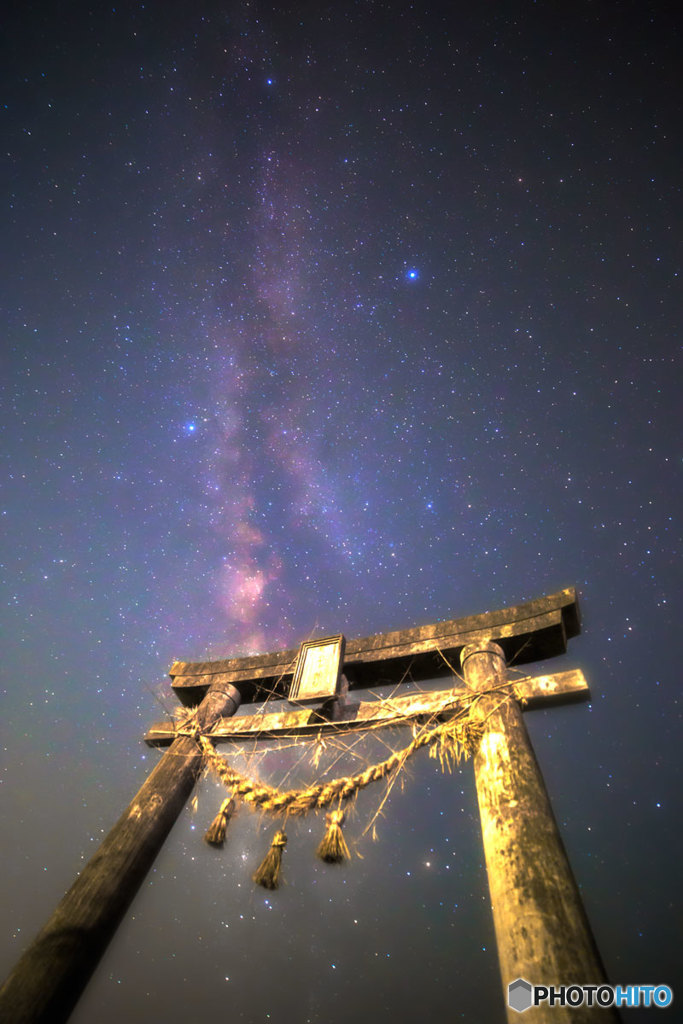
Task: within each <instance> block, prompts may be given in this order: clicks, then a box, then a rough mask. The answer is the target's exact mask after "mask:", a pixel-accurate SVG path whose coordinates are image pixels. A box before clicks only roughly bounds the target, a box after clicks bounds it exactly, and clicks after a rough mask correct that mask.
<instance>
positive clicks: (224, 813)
mask: <svg viewBox="0 0 683 1024" xmlns="http://www.w3.org/2000/svg"><path fill="white" fill-rule="evenodd" d="M234 813H235V801H234V800H233V798H232V797H231V796H229V797H228V798H227V799H226V800H224V801H223V803H222V804H221V809H220V810H219V812H218V814H217V815H216V817H215V818H214V819H213V821H212V822H211V824H210V825H209V827H208V829H207V830H206V834H205V835H204V839H205V840H206V842H207V843H209V844H210V845H211V846H222V845H223V843H224V842H225V832H226V829H227V827H228V822H229V821H230V819H231V818H232V816H233V814H234Z"/></svg>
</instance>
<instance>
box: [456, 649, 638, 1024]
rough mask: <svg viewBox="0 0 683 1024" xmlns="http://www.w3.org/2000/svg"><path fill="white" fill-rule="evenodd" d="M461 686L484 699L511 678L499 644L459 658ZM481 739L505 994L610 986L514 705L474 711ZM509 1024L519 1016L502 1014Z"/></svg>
mask: <svg viewBox="0 0 683 1024" xmlns="http://www.w3.org/2000/svg"><path fill="white" fill-rule="evenodd" d="M463 659H464V660H463V670H464V674H465V680H466V682H467V685H468V686H469V687H470V688H471V689H472V690H475V691H486V690H489V689H491V687H493V686H496V685H499V684H502V683H504V682H505V679H506V677H507V670H506V667H505V661H504V658H503V652H502V650H501V649H500V647H498V646H497V645H496V644H493V643H488V644H477V645H475V644H473V645H471V646H470V647H468V648H466V649H465V651H464V652H463ZM477 711H478V712H479V714H480V715H481V722H482V725H483V729H484V732H483V735H482V738H481V740H480V742H479V746H478V748H477V751H476V753H475V755H474V773H475V779H476V786H477V799H478V802H479V814H480V818H481V830H482V839H483V843H484V854H485V858H486V872H487V875H488V882H489V891H490V895H491V907H492V911H493V921H494V926H495V932H496V943H497V946H498V959H499V963H500V972H501V980H502V984H503V993H504V999H505V1004H506V1008H507V988H508V984H509V983H510V982H512V981H515V980H516V979H517V978H520V977H521V978H524V979H526V981H528V982H530V983H531V984H532V985H562V984H564V985H567V984H574V983H579V984H596V985H601V984H605V983H606V977H605V972H604V968H603V966H602V962H601V959H600V955H599V953H598V950H597V947H596V945H595V941H594V939H593V935H592V933H591V929H590V925H589V923H588V919H587V917H586V914H585V911H584V908H583V903H582V900H581V896H580V893H579V889H578V886H577V884H576V881H575V880H574V875H573V873H572V870H571V867H570V865H569V861H568V859H567V855H566V853H565V850H564V846H563V843H562V839H561V837H560V834H559V831H558V828H557V824H556V822H555V817H554V815H553V811H552V807H551V805H550V800H549V798H548V794H547V792H546V788H545V784H544V782H543V777H542V775H541V772H540V770H539V767H538V764H537V761H536V758H535V756H534V752H533V749H532V747H531V742H530V740H529V736H528V734H527V731H526V727H525V725H524V720H523V716H522V713H521V709H520V707H519V705H518V704H517V703H516V702H515V701H506V702H501V701H500V700H499V699H498V698H497V695H496V694H490V695H489V694H486V695H485V696H484V697H483V698H482V702H481V704H479V705H477ZM507 1015H508V1021H509V1022H510V1024H512V1022H513V1021H518V1020H519V1019H520V1018H519V1014H518V1013H517V1012H516V1011H515V1010H512V1009H510V1008H507ZM524 1020H525V1021H526V1020H529V1021H530V1022H531V1024H534V1022H536V1024H540V1022H541V1021H542V1022H544V1024H548V1022H551V1021H552V1022H557V1024H570V1022H571V1024H574V1022H579V1024H589V1022H590V1024H598V1022H603V1024H607V1022H613V1021H615V1020H618V1014H617V1013H616V1011H612V1010H609V1009H603V1008H602V1007H599V1006H595V1007H588V1006H584V1007H569V1006H567V1007H562V1006H559V1005H556V1006H553V1007H552V1008H549V1007H548V1006H539V1007H531V1008H530V1009H529V1010H527V1011H526V1012H525V1014H524Z"/></svg>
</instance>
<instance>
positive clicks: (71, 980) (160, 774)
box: [0, 686, 240, 1024]
mask: <svg viewBox="0 0 683 1024" xmlns="http://www.w3.org/2000/svg"><path fill="white" fill-rule="evenodd" d="M239 701H240V697H239V692H238V691H237V690H235V689H234V687H224V686H220V687H216V689H212V690H210V691H209V693H208V694H207V696H206V697H205V699H204V701H203V702H202V705H201V707H200V708H199V709H198V711H197V716H196V723H197V726H198V727H199V728H200V729H203V730H206V729H209V728H210V727H211V725H212V723H213V722H214V721H215V720H216V719H217V718H218V717H219V716H227V715H230V714H233V713H234V712H235V711H236V710H237V707H238V706H239ZM201 766H202V753H201V750H200V748H199V746H198V745H197V743H196V742H195V740H194V739H192V738H191V737H190V736H179V737H178V738H176V739H175V740H174V742H173V744H172V746H171V748H170V749H169V750H168V751H167V752H166V753H165V754H164V756H163V757H162V759H161V761H160V762H159V764H158V765H157V766H156V768H155V769H154V771H153V772H152V774H151V775H150V776H149V778H148V779H147V781H146V782H145V783H144V785H143V786H142V788H141V789H140V791H139V792H138V793H137V795H136V796H135V797H134V798H133V800H132V801H131V803H130V804H129V806H128V807H127V808H126V810H125V811H124V812H123V814H122V815H121V817H120V818H119V820H118V822H117V823H116V824H115V825H114V827H113V828H112V829H111V831H110V832H109V834H108V835H107V836H106V837H105V839H104V841H103V842H102V845H101V846H100V848H99V849H98V850H97V851H96V853H95V854H94V855H93V857H91V859H90V860H89V861H88V863H87V864H86V866H85V867H84V869H83V871H82V872H81V874H80V875H79V876H78V878H77V879H76V881H75V882H74V884H73V885H72V886H71V888H70V889H69V891H68V892H67V893H66V895H65V896H64V898H63V899H62V900H61V902H60V903H59V905H58V907H57V909H56V910H55V912H54V914H53V915H52V917H51V918H50V920H49V921H48V922H47V924H46V925H45V927H44V928H43V929H42V931H41V932H40V933H39V935H38V936H37V937H36V939H35V940H34V941H33V943H32V944H31V945H30V946H29V948H28V949H27V950H26V952H25V953H24V955H23V956H22V957H21V959H20V960H19V962H18V963H17V965H16V967H15V968H14V970H13V971H12V973H11V974H10V976H9V977H8V979H7V981H6V982H5V984H4V985H3V987H2V989H0V1021H1V1022H2V1024H5V1022H6V1024H61V1022H63V1021H66V1020H67V1019H68V1018H69V1015H70V1014H71V1011H72V1010H73V1008H74V1006H75V1005H76V1002H77V1000H78V998H79V997H80V995H81V993H82V991H83V989H84V988H85V986H86V985H87V983H88V981H89V980H90V978H91V976H92V974H93V972H94V970H95V968H96V967H97V965H98V963H99V961H100V959H101V957H102V954H103V953H104V951H105V949H106V948H107V946H108V945H109V942H110V940H111V938H112V936H113V935H114V932H115V931H116V928H117V927H118V925H119V923H120V921H121V919H122V917H123V915H124V914H125V912H126V910H127V909H128V907H129V906H130V904H131V902H132V900H133V898H134V896H135V894H136V893H137V891H138V889H139V888H140V885H141V884H142V882H143V880H144V878H145V876H146V874H147V872H148V871H149V868H150V867H151V866H152V863H153V862H154V859H155V858H156V855H157V853H158V852H159V850H160V849H161V847H162V845H163V842H164V840H165V839H166V836H167V835H168V833H169V832H170V830H171V828H172V826H173V824H174V822H175V820H176V818H177V817H178V815H179V814H180V812H181V810H182V809H183V807H184V806H185V803H186V802H187V798H188V797H189V795H190V793H191V792H192V788H193V786H194V784H195V781H196V779H197V776H198V774H199V771H200V770H201Z"/></svg>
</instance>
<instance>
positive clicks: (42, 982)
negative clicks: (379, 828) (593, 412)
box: [0, 588, 616, 1024]
mask: <svg viewBox="0 0 683 1024" xmlns="http://www.w3.org/2000/svg"><path fill="white" fill-rule="evenodd" d="M579 630H580V624H579V612H578V602H577V598H576V594H575V591H574V589H573V588H568V589H565V590H562V591H559V592H558V593H556V594H551V595H549V596H547V597H543V598H540V599H538V600H536V601H529V602H526V603H525V604H522V605H518V606H515V607H512V608H506V609H502V610H499V611H495V612H487V613H485V614H482V615H475V616H470V617H468V618H463V619H456V620H452V621H448V622H440V623H435V624H432V625H429V626H422V627H418V628H414V629H408V630H402V631H398V632H392V633H384V634H380V635H377V636H372V637H367V638H364V639H360V640H351V641H349V642H348V644H346V645H344V640H343V637H336V638H330V640H325V641H324V643H325V644H329V645H331V647H334V649H335V650H336V651H337V657H338V662H339V675H340V676H341V670H342V669H343V676H342V677H341V678H342V679H343V685H342V686H341V687H339V688H338V689H335V690H333V695H332V696H331V698H330V699H328V700H323V701H320V700H318V701H317V702H316V703H315V706H313V707H308V708H305V709H304V710H301V709H298V710H294V711H281V712H275V713H271V714H267V715H264V714H259V715H253V716H246V715H245V716H240V717H239V718H238V719H234V720H233V721H232V722H229V721H228V719H230V718H231V716H232V715H234V713H235V711H236V710H237V708H238V706H239V705H240V703H242V702H248V701H263V700H265V699H267V698H268V699H271V698H273V697H275V698H277V697H281V698H285V699H286V698H287V697H288V696H289V695H290V687H291V685H292V680H293V679H294V680H295V685H296V686H297V694H298V699H300V700H305V699H306V697H305V687H306V683H305V681H304V684H303V689H301V680H300V674H301V673H300V668H301V664H302V662H303V653H304V652H303V648H305V647H306V646H307V645H302V653H301V656H299V652H298V651H297V650H290V651H280V652H276V653H273V654H267V655H260V656H258V657H250V658H233V659H227V660H221V661H214V662H194V663H189V662H176V663H175V664H174V665H173V666H172V668H171V676H172V679H173V688H174V690H175V692H176V693H177V694H178V696H179V697H180V699H181V701H182V702H183V703H184V704H186V705H188V706H194V705H198V707H197V710H196V711H195V713H194V714H193V716H192V722H193V729H194V730H195V732H194V734H192V732H190V733H188V731H187V730H182V733H181V732H179V731H178V730H176V729H174V727H173V726H171V725H168V724H163V725H159V726H155V727H154V728H152V729H151V730H150V731H149V732H148V734H147V736H146V739H147V742H148V743H150V744H151V745H155V746H156V745H159V746H164V745H168V744H170V747H169V750H168V751H167V752H166V754H164V756H163V757H162V758H161V761H160V762H159V764H158V765H157V766H156V768H155V769H154V771H153V772H152V773H151V775H150V776H149V778H148V779H147V781H146V782H145V783H144V785H143V786H142V788H141V789H140V791H139V792H138V793H137V795H136V796H135V797H134V799H133V800H132V802H131V803H130V805H129V806H128V808H127V809H126V810H125V811H124V813H123V815H122V816H121V818H120V819H119V821H118V822H117V823H116V825H114V827H113V828H112V830H111V831H110V832H109V834H108V835H107V836H106V838H105V839H104V841H103V843H102V845H101V846H100V848H99V850H98V851H97V852H96V853H95V854H94V856H93V857H92V859H91V860H90V861H89V863H88V864H87V865H86V867H85V868H84V869H83V871H82V872H81V874H80V875H79V876H78V878H77V879H76V881H75V882H74V884H73V885H72V887H71V889H70V890H69V891H68V892H67V893H66V895H65V896H64V898H63V899H62V901H61V902H60V904H59V905H58V907H57V909H56V910H55V912H54V914H53V915H52V917H51V918H50V920H49V921H48V922H47V924H46V925H45V927H44V928H43V930H42V931H41V932H40V933H39V935H38V936H37V938H36V939H35V940H34V942H33V944H32V945H31V946H30V947H29V948H28V949H27V950H26V952H25V953H24V955H23V956H22V957H21V959H20V960H19V962H18V964H17V966H16V967H15V969H14V971H13V972H12V973H11V974H10V976H9V978H8V979H7V981H6V982H5V984H4V986H3V987H2V989H0V1021H5V1020H6V1021H8V1022H9V1021H11V1022H12V1024H39V1022H40V1024H59V1022H60V1021H66V1020H67V1019H68V1017H69V1015H70V1013H71V1011H72V1010H73V1008H74V1006H75V1004H76V1002H77V1000H78V998H79V996H80V994H81V992H82V991H83V989H84V988H85V986H86V984H87V983H88V980H89V979H90V977H91V976H92V974H93V972H94V970H95V968H96V967H97V964H98V963H99V960H100V958H101V956H102V954H103V953H104V951H105V949H106V947H107V945H108V943H109V941H110V939H111V937H112V936H113V934H114V932H115V930H116V928H117V926H118V924H119V923H120V921H121V919H122V917H123V915H124V914H125V912H126V910H127V909H128V907H129V906H130V903H131V902H132V900H133V898H134V896H135V894H136V892H137V891H138V889H139V887H140V885H141V883H142V881H143V879H144V877H145V875H146V873H147V871H148V870H149V868H150V866H151V865H152V863H153V861H154V858H155V857H156V855H157V853H158V851H159V850H160V848H161V846H162V844H163V842H164V840H165V838H166V836H167V835H168V833H169V831H170V829H171V827H172V825H173V823H174V822H175V820H176V818H177V817H178V815H179V813H180V811H181V809H182V808H183V806H184V805H185V803H186V801H187V799H188V797H189V795H190V793H191V790H192V787H193V786H194V783H195V781H196V779H197V777H198V775H199V773H200V770H201V767H202V760H203V756H202V750H201V748H200V745H199V743H198V742H197V730H198V731H200V732H201V733H203V735H204V736H207V735H209V736H210V738H211V740H212V742H218V741H221V740H227V739H236V738H240V737H244V736H245V735H249V733H250V732H251V733H252V734H258V735H261V736H263V735H278V734H284V733H289V734H290V735H291V734H295V735H296V734H299V735H302V736H305V735H306V734H307V733H308V734H311V733H313V734H317V733H318V732H320V730H325V729H326V728H334V729H339V728H350V729H352V728H363V727H370V726H372V725H375V726H376V725H379V724H382V723H383V722H386V724H394V723H396V721H410V720H411V718H419V717H420V716H436V717H437V718H438V717H439V716H441V717H446V716H447V715H448V708H449V707H451V706H452V703H453V698H454V695H455V696H457V694H458V693H459V692H461V691H463V692H469V693H472V692H476V693H479V694H480V695H481V696H480V698H479V705H480V712H481V715H482V719H481V720H482V723H483V729H484V731H483V734H482V736H481V740H480V742H479V744H478V748H477V750H476V752H475V755H474V770H475V779H476V785H477V795H478V800H479V810H480V817H481V826H482V838H483V843H484V851H485V856H486V867H487V873H488V879H489V889H490V894H491V906H492V911H493V918H494V925H495V931H496V941H497V946H498V956H499V962H500V970H501V977H502V982H503V988H504V992H505V995H506V997H507V991H508V989H507V987H508V985H509V983H510V982H513V981H515V980H516V979H518V978H523V979H526V981H527V982H529V983H531V984H532V985H553V984H554V985H560V984H575V983H580V984H587V985H598V986H599V985H603V984H605V973H604V969H603V967H602V964H601V961H600V956H599V954H598V951H597V948H596V946H595V942H594V940H593V937H592V934H591V930H590V926H589V924H588V921H587V918H586V915H585V912H584V909H583V905H582V902H581V897H580V895H579V891H578V887H577V885H576V882H575V880H574V877H573V875H572V871H571V868H570V866H569V862H568V860H567V856H566V853H565V851H564V847H563V844H562V840H561V838H560V835H559V832H558V829H557V825H556V823H555V819H554V816H553V813H552V809H551V806H550V802H549V799H548V795H547V793H546V789H545V786H544V783H543V778H542V775H541V773H540V770H539V768H538V765H537V762H536V759H535V757H534V753H533V750H532V748H531V744H530V741H529V737H528V734H527V731H526V727H525V725H524V722H523V719H522V712H521V708H522V706H524V707H534V706H540V705H542V704H545V703H548V702H559V701H565V702H566V701H568V700H576V699H585V698H587V697H588V687H587V685H586V682H585V680H584V679H583V675H582V674H581V673H580V672H579V671H577V670H574V671H569V672H561V673H556V674H554V675H545V676H539V677H535V678H534V677H525V678H521V679H515V680H510V684H512V686H511V688H509V689H510V692H511V694H512V697H513V699H510V700H506V701H501V700H500V690H501V687H504V686H506V685H507V683H508V679H507V668H506V662H507V663H508V664H509V663H514V664H515V665H518V664H523V663H528V662H532V661H537V660H540V659H545V658H550V657H554V656H556V655H559V654H563V653H564V652H565V651H566V649H567V640H568V639H569V638H571V637H574V636H576V635H578V633H579ZM458 661H459V662H460V664H461V665H462V670H463V675H464V686H462V687H455V688H453V689H451V690H449V691H443V692H441V693H436V694H435V693H430V694H411V695H410V696H407V697H396V696H393V697H392V699H391V701H390V702H389V703H387V702H385V701H381V700H380V701H376V700H375V701H360V702H355V703H354V702H353V701H351V700H347V699H345V696H344V690H345V689H346V688H347V687H348V688H350V689H351V690H352V691H353V690H355V689H361V688H365V687H368V686H378V685H382V684H386V683H394V684H400V683H401V682H403V681H405V680H406V679H408V678H411V679H412V680H421V679H431V678H435V677H438V676H442V675H451V676H452V675H453V671H454V670H453V667H452V666H454V665H456V664H457V663H458ZM297 663H298V667H299V671H298V672H297ZM335 684H336V679H335ZM316 685H317V683H316V684H315V685H314V687H313V689H312V690H311V691H310V692H311V693H316V692H317V691H316V689H315V686H316ZM494 691H495V692H494ZM302 694H303V696H302ZM309 699H310V697H309ZM506 1003H507V998H506ZM507 1013H508V1018H509V1019H510V1020H512V1019H515V1018H517V1013H516V1011H515V1010H513V1009H510V1008H509V1007H508V1009H507ZM526 1019H528V1020H530V1021H535V1022H539V1021H545V1020H552V1022H553V1024H555V1022H557V1024H561V1022H565V1021H569V1020H570V1019H571V1021H572V1022H575V1021H593V1020H596V1021H597V1020H598V1019H599V1020H600V1021H603V1022H604V1021H607V1020H614V1019H616V1014H615V1013H614V1012H613V1011H611V1010H609V1009H607V1010H605V1009H603V1008H601V1007H597V1006H594V1007H582V1008H578V1007H576V1008H570V1007H561V1006H554V1007H552V1008H547V1007H543V1006H539V1007H532V1008H531V1009H530V1010H529V1011H528V1016H527V1017H526Z"/></svg>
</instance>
